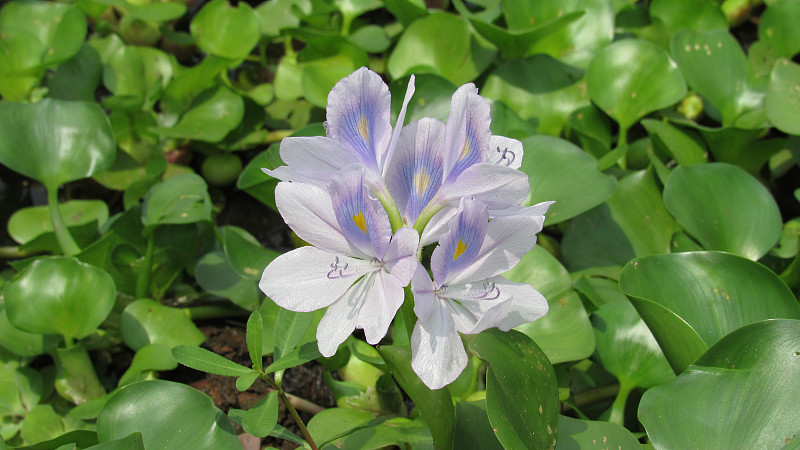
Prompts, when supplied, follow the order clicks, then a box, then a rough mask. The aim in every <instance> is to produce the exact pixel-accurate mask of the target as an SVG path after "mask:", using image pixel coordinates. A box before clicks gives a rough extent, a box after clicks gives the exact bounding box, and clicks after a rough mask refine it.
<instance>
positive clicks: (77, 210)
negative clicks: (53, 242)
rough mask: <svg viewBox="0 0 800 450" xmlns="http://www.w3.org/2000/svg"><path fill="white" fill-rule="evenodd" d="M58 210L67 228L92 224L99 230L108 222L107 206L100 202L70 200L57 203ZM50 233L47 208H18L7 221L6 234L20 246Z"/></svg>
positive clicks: (51, 225) (51, 224)
mask: <svg viewBox="0 0 800 450" xmlns="http://www.w3.org/2000/svg"><path fill="white" fill-rule="evenodd" d="M58 209H59V210H60V211H61V215H62V216H63V217H64V222H65V223H66V224H67V226H68V227H75V226H79V225H86V224H89V223H94V224H95V226H96V227H97V228H99V227H100V226H101V225H103V224H105V223H106V221H107V220H108V206H106V204H105V202H103V201H101V200H72V201H68V202H64V203H59V205H58ZM52 232H53V222H52V221H51V220H50V211H49V209H48V207H47V206H30V207H27V208H20V209H18V210H16V211H15V212H14V214H12V215H11V218H10V219H9V220H8V234H9V235H10V236H11V237H12V238H13V239H14V240H15V241H17V242H18V243H20V244H27V243H29V242H31V241H33V240H34V239H36V238H38V237H40V236H41V235H43V234H46V233H52Z"/></svg>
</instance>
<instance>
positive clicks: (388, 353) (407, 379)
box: [378, 345, 456, 450]
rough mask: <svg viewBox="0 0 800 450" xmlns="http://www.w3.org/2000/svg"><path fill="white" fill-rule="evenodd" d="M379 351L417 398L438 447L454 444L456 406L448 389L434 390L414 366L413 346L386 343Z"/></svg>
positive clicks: (403, 384) (393, 373) (398, 380)
mask: <svg viewBox="0 0 800 450" xmlns="http://www.w3.org/2000/svg"><path fill="white" fill-rule="evenodd" d="M378 352H379V353H380V354H381V357H382V358H383V360H384V361H386V364H387V365H388V366H389V368H390V369H391V373H392V375H394V378H395V380H397V383H398V384H399V385H400V387H402V388H403V390H404V391H405V392H406V394H408V396H409V397H411V399H412V400H413V401H414V404H415V405H416V408H417V409H419V412H420V413H421V414H422V417H423V418H424V420H425V422H426V423H427V424H428V427H429V428H430V430H431V435H432V436H433V442H434V444H435V445H436V447H437V448H440V449H442V450H450V449H452V448H453V431H454V429H455V425H456V414H455V408H454V407H453V400H452V399H451V398H450V392H449V391H448V390H447V389H437V390H430V389H429V388H428V387H427V386H425V384H424V383H423V382H422V380H420V379H419V377H418V376H417V374H416V373H414V371H413V370H412V369H411V348H408V347H400V346H396V345H385V346H382V347H379V348H378Z"/></svg>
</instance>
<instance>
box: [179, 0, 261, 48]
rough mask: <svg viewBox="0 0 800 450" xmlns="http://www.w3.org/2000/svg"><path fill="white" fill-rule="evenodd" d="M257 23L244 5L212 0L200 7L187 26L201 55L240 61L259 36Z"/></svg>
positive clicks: (251, 10)
mask: <svg viewBox="0 0 800 450" xmlns="http://www.w3.org/2000/svg"><path fill="white" fill-rule="evenodd" d="M260 22H261V21H260V20H259V18H258V16H257V15H256V13H255V12H253V9H252V8H251V7H250V5H248V4H247V3H239V4H238V5H237V6H235V7H234V6H231V5H230V4H229V3H228V2H227V1H225V0H215V1H212V2H209V3H207V4H205V5H204V6H203V9H201V10H200V12H198V13H197V15H196V16H195V17H194V19H193V20H192V23H191V27H190V28H191V31H192V36H193V37H194V39H195V41H196V42H197V45H198V47H200V48H201V49H202V50H203V51H204V52H206V53H210V54H212V55H217V56H222V57H224V58H228V59H234V60H235V59H243V58H244V57H245V56H247V55H248V54H250V51H251V50H253V47H255V45H256V43H257V42H258V38H259V37H260V34H261V33H260V31H261V23H260Z"/></svg>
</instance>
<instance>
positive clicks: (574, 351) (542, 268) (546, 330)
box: [503, 246, 594, 364]
mask: <svg viewBox="0 0 800 450" xmlns="http://www.w3.org/2000/svg"><path fill="white" fill-rule="evenodd" d="M503 276H504V277H506V278H508V279H509V280H511V281H515V282H517V283H529V284H531V285H532V286H533V287H534V288H535V289H536V290H537V291H539V292H540V293H541V294H542V295H543V296H544V298H546V299H547V303H548V305H549V307H550V310H549V311H548V312H547V314H546V315H545V316H544V317H542V318H541V319H539V320H537V321H535V322H532V323H527V324H524V325H520V326H519V327H517V328H516V329H517V330H518V331H521V332H522V333H525V334H526V335H528V337H530V338H531V339H533V340H534V342H536V345H538V346H539V347H540V348H541V349H542V350H543V351H544V353H545V354H546V355H547V357H548V359H550V361H551V362H552V363H553V364H556V363H560V362H564V361H575V360H579V359H583V358H586V357H588V356H589V355H591V354H592V352H593V351H594V333H593V332H592V325H591V323H589V316H588V315H587V314H586V310H585V309H584V307H583V304H582V303H581V300H580V298H579V297H578V295H577V294H576V293H575V291H573V290H572V280H571V279H570V277H569V274H568V273H567V270H566V269H565V268H564V266H562V265H561V263H560V262H558V260H557V259H556V258H555V257H554V256H553V255H551V254H550V253H548V252H547V250H545V249H544V248H542V247H540V246H536V247H534V248H533V250H532V251H531V252H529V253H528V254H527V255H525V256H524V257H523V258H522V260H521V261H520V262H519V264H517V265H516V266H515V267H514V268H513V269H511V270H510V271H508V272H506V273H505V274H504V275H503Z"/></svg>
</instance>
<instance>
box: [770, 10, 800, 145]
mask: <svg viewBox="0 0 800 450" xmlns="http://www.w3.org/2000/svg"><path fill="white" fill-rule="evenodd" d="M797 3H798V4H800V2H797ZM798 86H800V65H797V64H795V63H793V62H791V61H789V60H786V59H779V60H778V62H776V63H775V66H774V67H773V68H772V73H771V74H770V77H769V90H768V91H767V98H766V100H765V102H766V107H767V117H768V118H769V120H770V122H772V124H773V125H774V126H775V128H777V129H779V130H781V131H783V132H786V133H790V134H800V90H799V89H798V88H797V87H798Z"/></svg>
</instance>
